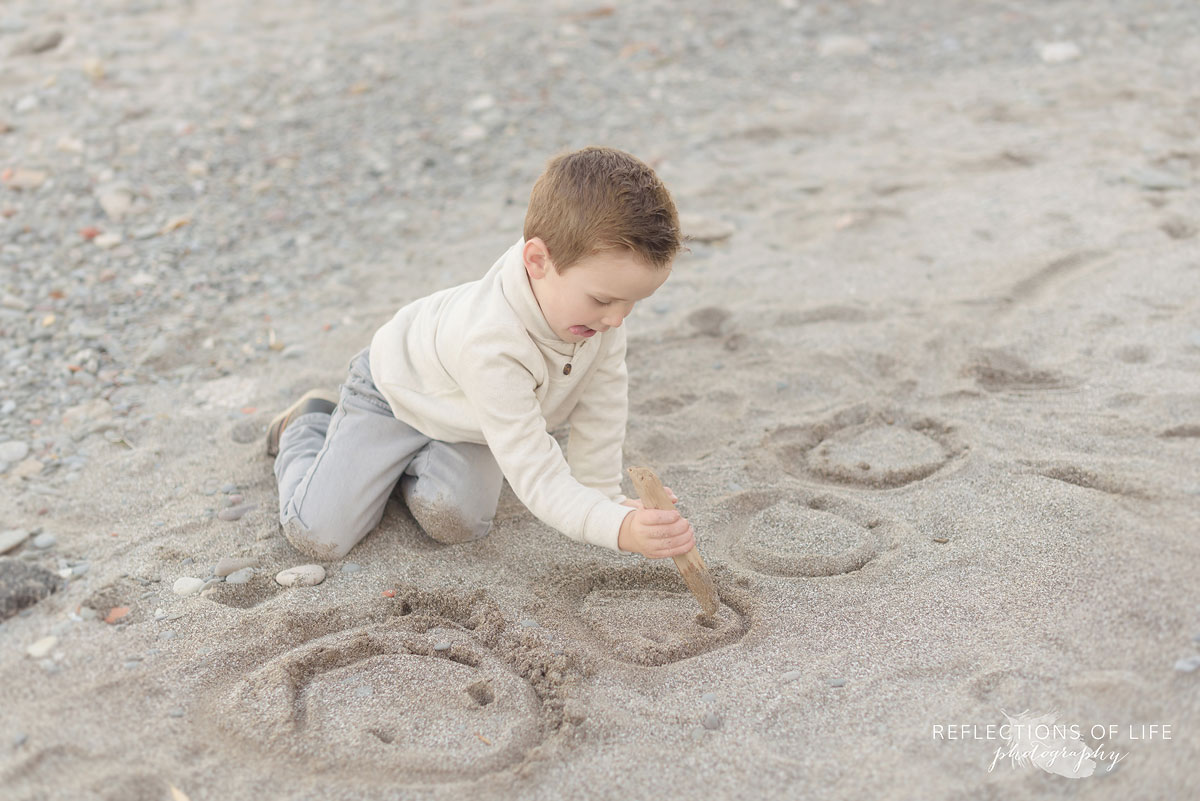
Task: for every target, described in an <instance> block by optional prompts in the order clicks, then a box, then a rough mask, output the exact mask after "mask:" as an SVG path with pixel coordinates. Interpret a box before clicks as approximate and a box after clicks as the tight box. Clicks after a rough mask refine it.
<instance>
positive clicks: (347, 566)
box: [342, 562, 362, 573]
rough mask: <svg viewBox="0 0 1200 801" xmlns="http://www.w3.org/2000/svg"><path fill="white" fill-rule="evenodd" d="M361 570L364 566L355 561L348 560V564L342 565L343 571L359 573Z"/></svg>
mask: <svg viewBox="0 0 1200 801" xmlns="http://www.w3.org/2000/svg"><path fill="white" fill-rule="evenodd" d="M360 570H362V568H361V567H359V566H358V565H357V564H355V563H354V562H347V563H346V564H344V565H342V572H343V573H357V572H358V571H360Z"/></svg>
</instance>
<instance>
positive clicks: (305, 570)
mask: <svg viewBox="0 0 1200 801" xmlns="http://www.w3.org/2000/svg"><path fill="white" fill-rule="evenodd" d="M324 580H325V568H323V567H321V566H320V565H298V566H297V567H289V568H288V569H287V570H281V571H279V573H278V574H276V576H275V581H276V582H277V583H279V584H280V585H282V586H284V587H314V586H316V585H317V584H320V583H321V582H322V581H324Z"/></svg>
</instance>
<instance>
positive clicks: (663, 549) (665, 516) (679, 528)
mask: <svg viewBox="0 0 1200 801" xmlns="http://www.w3.org/2000/svg"><path fill="white" fill-rule="evenodd" d="M624 503H625V505H627V506H629V505H631V503H630V502H629V501H625V502H624ZM634 503H637V502H636V501H634ZM672 503H674V501H672ZM695 546H696V532H694V531H693V530H692V524H691V523H689V522H688V521H687V518H685V517H683V516H682V515H680V514H679V512H676V511H674V510H668V509H637V508H635V509H634V511H632V512H630V513H629V514H627V515H625V519H624V520H623V521H621V532H620V534H618V535H617V547H618V548H619V549H621V550H622V551H632V552H634V553H640V554H641V555H642V556H645V557H646V558H647V559H663V558H665V557H668V556H679V555H680V554H685V553H687V552H688V551H690V550H691V549H692V548H694V547H695Z"/></svg>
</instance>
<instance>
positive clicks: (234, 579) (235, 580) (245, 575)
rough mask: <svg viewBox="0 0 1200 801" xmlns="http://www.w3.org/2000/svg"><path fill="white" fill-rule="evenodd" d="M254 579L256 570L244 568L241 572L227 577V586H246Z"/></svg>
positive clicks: (235, 572) (234, 572)
mask: <svg viewBox="0 0 1200 801" xmlns="http://www.w3.org/2000/svg"><path fill="white" fill-rule="evenodd" d="M253 577H254V568H252V567H243V568H242V569H241V570H235V571H233V572H232V573H230V574H229V575H228V576H226V577H225V583H226V584H246V583H248V582H249V581H250V579H252V578H253Z"/></svg>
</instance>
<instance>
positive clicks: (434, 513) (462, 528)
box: [408, 495, 492, 545]
mask: <svg viewBox="0 0 1200 801" xmlns="http://www.w3.org/2000/svg"><path fill="white" fill-rule="evenodd" d="M408 510H409V512H411V513H412V516H413V518H414V519H416V521H417V523H419V524H420V526H421V528H422V529H423V530H424V531H425V533H426V534H428V535H429V536H430V538H432V539H434V540H436V541H438V542H440V543H442V544H443V545H461V544H462V543H464V542H474V541H475V540H479V539H483V538H484V537H486V536H487V533H488V532H489V531H491V528H492V521H491V519H486V520H485V519H481V518H474V519H471V518H469V517H468V516H467V515H464V514H463V512H462V510H460V509H456V508H455V507H454V506H453V505H452V504H448V503H436V502H429V501H426V500H424V499H422V498H419V497H418V496H415V495H414V496H410V497H409V498H408Z"/></svg>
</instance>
